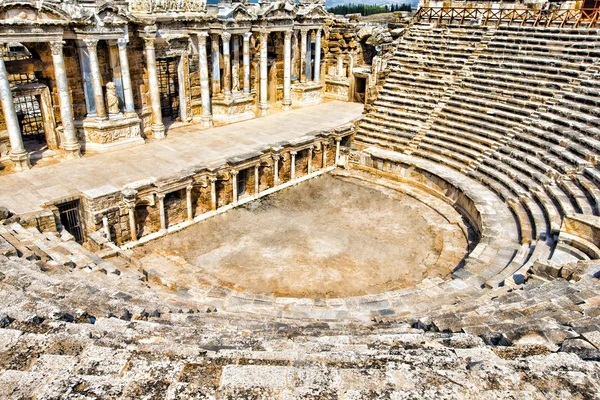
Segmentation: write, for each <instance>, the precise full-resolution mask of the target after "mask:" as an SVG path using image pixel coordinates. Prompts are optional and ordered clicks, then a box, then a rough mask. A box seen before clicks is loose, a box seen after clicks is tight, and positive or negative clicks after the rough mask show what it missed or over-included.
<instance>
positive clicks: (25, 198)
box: [0, 101, 363, 214]
mask: <svg viewBox="0 0 600 400" xmlns="http://www.w3.org/2000/svg"><path fill="white" fill-rule="evenodd" d="M362 110H363V106H362V104H357V103H345V102H340V101H332V102H328V103H324V104H321V105H318V106H313V107H306V108H301V109H296V110H292V111H288V112H281V113H276V114H273V115H269V116H267V117H263V118H256V119H253V120H250V121H244V122H240V123H236V124H231V125H226V126H221V127H216V128H212V129H208V130H202V129H201V128H200V126H199V125H198V124H195V125H185V126H180V127H177V128H172V129H170V130H169V132H168V135H169V137H168V138H167V139H165V140H161V141H152V142H149V143H147V144H146V145H144V146H137V147H133V148H129V149H123V150H118V151H114V152H110V153H104V154H94V155H89V156H86V157H83V158H81V159H78V160H66V161H64V162H61V163H58V164H55V165H49V166H46V167H42V168H35V167H34V168H33V169H31V170H29V171H24V172H19V173H15V174H10V175H5V176H0V188H2V190H1V191H0V205H1V206H5V207H8V208H9V209H10V210H12V211H13V212H15V213H17V214H21V213H26V212H33V211H37V210H40V209H41V206H42V205H43V204H44V203H46V202H48V201H51V200H55V199H60V198H63V197H67V196H72V195H78V194H79V193H81V192H86V191H89V190H92V189H94V188H99V187H102V186H114V187H115V188H120V187H122V186H124V185H126V184H129V183H131V182H135V181H138V180H141V179H149V178H159V177H162V176H166V175H169V174H173V173H176V172H178V171H181V170H183V169H185V168H188V167H190V166H192V165H197V164H209V163H213V162H216V161H219V160H224V159H226V158H229V157H231V156H234V155H236V154H243V153H247V152H250V151H253V150H256V149H258V148H262V147H265V146H266V145H269V144H275V143H278V142H281V141H285V140H291V139H294V138H297V137H300V136H303V135H304V134H306V133H309V132H312V131H318V130H322V129H327V128H332V127H335V126H338V125H342V124H344V123H347V122H349V121H350V120H352V119H355V118H358V117H360V115H361V113H362Z"/></svg>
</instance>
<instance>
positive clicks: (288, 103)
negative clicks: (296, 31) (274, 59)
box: [281, 31, 292, 110]
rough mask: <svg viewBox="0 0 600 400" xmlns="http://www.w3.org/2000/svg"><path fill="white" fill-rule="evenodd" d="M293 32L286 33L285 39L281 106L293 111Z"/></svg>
mask: <svg viewBox="0 0 600 400" xmlns="http://www.w3.org/2000/svg"><path fill="white" fill-rule="evenodd" d="M291 53H292V32H289V31H287V32H285V34H284V38H283V100H282V101H281V105H282V106H283V109H284V110H291V109H292V99H291V86H292V54H291Z"/></svg>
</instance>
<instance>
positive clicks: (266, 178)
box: [258, 165, 273, 191]
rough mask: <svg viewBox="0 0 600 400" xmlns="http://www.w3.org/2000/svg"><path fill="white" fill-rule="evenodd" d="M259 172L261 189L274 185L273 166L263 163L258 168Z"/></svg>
mask: <svg viewBox="0 0 600 400" xmlns="http://www.w3.org/2000/svg"><path fill="white" fill-rule="evenodd" d="M258 173H259V175H258V176H259V187H258V188H259V190H260V191H263V190H267V189H269V188H272V187H273V166H272V165H261V166H260V167H259V168H258Z"/></svg>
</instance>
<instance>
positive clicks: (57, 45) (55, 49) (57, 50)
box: [50, 40, 65, 56]
mask: <svg viewBox="0 0 600 400" xmlns="http://www.w3.org/2000/svg"><path fill="white" fill-rule="evenodd" d="M64 45H65V42H64V41H63V40H55V41H52V42H50V50H51V51H52V55H53V56H59V55H62V52H63V46H64Z"/></svg>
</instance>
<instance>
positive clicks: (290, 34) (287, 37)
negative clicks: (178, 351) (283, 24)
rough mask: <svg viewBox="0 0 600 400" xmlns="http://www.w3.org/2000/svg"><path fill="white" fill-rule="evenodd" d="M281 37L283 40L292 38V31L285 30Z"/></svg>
mask: <svg viewBox="0 0 600 400" xmlns="http://www.w3.org/2000/svg"><path fill="white" fill-rule="evenodd" d="M283 38H284V40H292V32H291V31H285V32H284V34H283Z"/></svg>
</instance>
